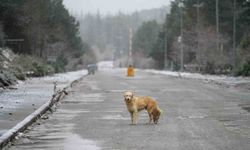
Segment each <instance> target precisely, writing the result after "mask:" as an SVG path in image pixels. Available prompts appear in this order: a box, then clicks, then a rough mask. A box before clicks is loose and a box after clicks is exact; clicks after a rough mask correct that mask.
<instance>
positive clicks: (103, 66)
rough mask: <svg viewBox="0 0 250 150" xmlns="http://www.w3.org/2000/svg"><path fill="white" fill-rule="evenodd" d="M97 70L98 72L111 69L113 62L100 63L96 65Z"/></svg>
mask: <svg viewBox="0 0 250 150" xmlns="http://www.w3.org/2000/svg"><path fill="white" fill-rule="evenodd" d="M97 66H98V69H100V70H106V69H112V68H114V62H113V61H101V62H99V63H97Z"/></svg>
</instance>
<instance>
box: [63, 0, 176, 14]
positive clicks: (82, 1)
mask: <svg viewBox="0 0 250 150" xmlns="http://www.w3.org/2000/svg"><path fill="white" fill-rule="evenodd" d="M169 1H171V0H64V4H65V6H66V8H68V9H69V11H70V12H73V13H80V12H83V13H88V12H90V13H96V12H97V11H99V12H100V13H101V14H108V13H110V14H114V13H117V12H118V11H122V12H124V13H131V12H134V11H136V10H142V9H149V8H158V7H161V6H163V5H168V4H169Z"/></svg>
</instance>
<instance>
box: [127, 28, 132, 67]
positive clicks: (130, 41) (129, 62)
mask: <svg viewBox="0 0 250 150" xmlns="http://www.w3.org/2000/svg"><path fill="white" fill-rule="evenodd" d="M132 39H133V29H132V28H131V27H129V56H128V65H132V63H133V60H132V45H133V41H132Z"/></svg>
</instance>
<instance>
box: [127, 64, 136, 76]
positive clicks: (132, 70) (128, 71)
mask: <svg viewBox="0 0 250 150" xmlns="http://www.w3.org/2000/svg"><path fill="white" fill-rule="evenodd" d="M127 73H128V77H133V76H134V75H135V72H134V68H133V67H132V65H129V66H128V70H127Z"/></svg>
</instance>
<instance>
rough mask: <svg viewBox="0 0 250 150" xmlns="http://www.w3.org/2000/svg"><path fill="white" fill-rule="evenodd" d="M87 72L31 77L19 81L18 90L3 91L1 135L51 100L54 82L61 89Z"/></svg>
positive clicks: (1, 98) (1, 97)
mask: <svg viewBox="0 0 250 150" xmlns="http://www.w3.org/2000/svg"><path fill="white" fill-rule="evenodd" d="M86 74H87V71H86V70H80V71H74V72H67V73H60V74H55V75H52V76H46V77H40V78H29V79H27V80H25V81H19V83H18V85H17V89H16V90H9V89H7V90H4V91H2V92H1V93H0V135H1V134H2V133H3V132H5V131H6V130H7V129H9V127H12V126H14V125H16V124H17V123H18V122H20V121H21V120H23V119H24V118H25V117H26V116H28V115H29V114H31V113H32V112H34V110H36V109H38V108H39V107H40V106H42V105H43V104H44V103H46V102H47V101H48V100H50V99H51V97H52V95H53V94H54V82H56V83H57V89H56V90H59V89H62V88H64V87H66V86H68V85H69V84H70V83H71V82H73V81H74V80H76V79H79V78H81V77H83V76H84V75H86Z"/></svg>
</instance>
